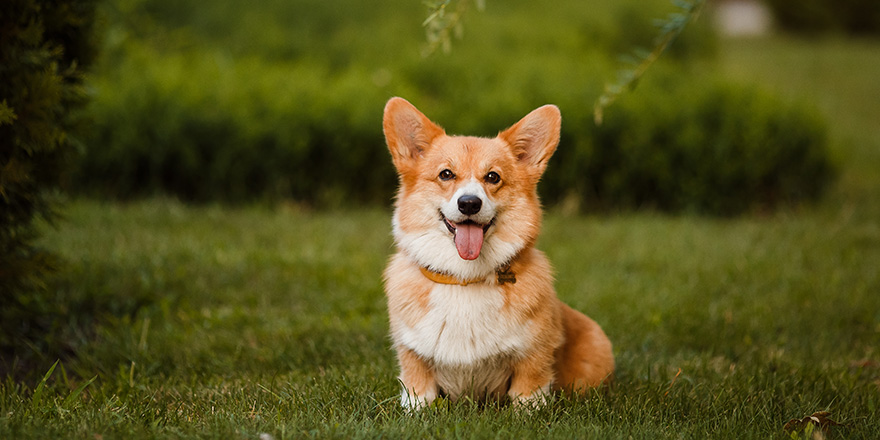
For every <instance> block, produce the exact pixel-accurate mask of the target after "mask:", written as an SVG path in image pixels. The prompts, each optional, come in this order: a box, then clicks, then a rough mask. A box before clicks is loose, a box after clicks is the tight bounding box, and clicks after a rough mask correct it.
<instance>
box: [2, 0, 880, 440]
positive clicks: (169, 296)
mask: <svg viewBox="0 0 880 440" xmlns="http://www.w3.org/2000/svg"><path fill="white" fill-rule="evenodd" d="M490 3H491V2H490ZM844 48H845V49H844ZM878 49H880V45H878V43H876V42H874V43H868V42H856V43H851V44H850V43H843V42H839V41H825V40H815V41H799V40H788V39H783V38H772V39H766V40H760V41H754V42H725V43H723V44H722V46H721V55H720V62H721V63H722V65H723V66H727V67H728V68H727V69H726V70H727V71H728V72H729V74H730V75H731V76H734V77H737V78H741V79H749V80H758V81H760V82H763V83H766V84H770V85H772V86H778V88H780V89H784V90H787V91H788V93H790V96H792V97H793V99H794V98H797V99H800V98H802V97H803V94H804V93H806V94H811V95H813V96H807V98H811V99H815V100H816V101H817V103H818V105H819V106H820V108H821V109H822V110H823V111H824V113H825V114H826V116H827V117H828V118H829V121H830V122H831V123H832V125H833V126H834V127H836V128H835V129H833V131H832V132H833V135H834V139H833V147H834V148H835V154H836V155H837V157H838V158H839V161H840V163H841V168H842V175H841V179H840V181H839V183H838V185H837V187H836V188H835V189H834V190H833V191H832V192H831V193H830V194H828V195H827V197H826V198H825V199H824V200H823V201H822V202H821V203H820V204H819V205H817V206H806V207H797V208H791V209H790V210H788V211H783V212H778V213H774V214H771V215H765V216H757V215H756V216H750V217H741V218H734V219H712V218H703V217H694V216H684V217H670V216H664V215H659V214H654V213H630V214H620V215H612V216H603V217H591V216H587V217H582V216H568V215H566V214H564V213H563V212H551V213H549V214H548V216H547V218H546V222H545V229H544V234H543V236H542V237H541V240H540V243H539V247H540V248H542V249H543V250H545V251H546V253H547V254H548V255H549V257H550V258H551V260H552V261H553V263H554V266H555V268H556V270H557V280H558V281H557V288H558V291H559V295H560V296H561V297H562V298H563V299H564V300H565V301H566V302H568V303H569V304H571V305H573V306H575V307H576V308H578V309H581V310H583V311H585V312H587V313H588V314H589V315H591V316H592V317H593V318H595V319H596V320H597V321H598V322H599V323H600V324H602V325H603V327H604V328H605V330H606V332H607V333H608V335H609V336H610V338H611V339H612V341H613V342H614V344H615V354H616V356H617V360H618V368H617V381H616V383H615V384H614V386H613V387H612V388H611V389H609V390H606V391H604V392H599V393H596V394H594V395H590V396H587V397H584V398H577V399H571V400H569V399H564V398H560V399H558V400H557V401H555V402H553V403H552V404H550V405H548V406H547V407H545V408H542V409H538V410H536V411H534V412H533V413H525V412H522V411H518V410H516V409H515V408H510V407H498V406H494V405H489V406H488V407H478V406H476V405H472V404H467V403H460V404H454V405H449V404H444V403H442V402H441V404H440V405H437V407H435V408H431V409H429V410H427V411H424V412H423V413H420V414H416V415H407V414H405V413H404V412H403V411H402V410H401V409H400V408H399V406H398V403H397V399H396V396H397V394H398V384H397V382H396V379H395V377H396V373H397V372H396V366H395V363H396V362H395V359H394V355H393V352H392V351H391V350H390V341H389V338H388V336H387V332H388V329H387V323H386V312H385V306H384V297H383V292H382V286H381V279H380V273H381V270H382V268H383V266H384V263H385V261H386V258H387V256H388V255H389V254H390V253H391V251H392V250H391V240H390V235H389V229H390V225H389V216H390V213H389V212H387V211H385V210H382V209H378V208H376V209H360V210H352V211H334V212H315V211H310V210H307V209H304V208H300V207H298V206H296V205H290V206H279V207H276V208H273V209H269V208H261V207H250V208H226V207H218V206H198V207H193V206H186V205H182V204H180V203H177V202H174V201H171V200H166V199H152V200H148V201H142V202H136V203H128V204H121V203H106V202H95V201H74V202H72V203H70V204H69V206H68V208H67V209H66V216H67V220H66V221H65V222H63V223H62V224H61V225H60V227H59V228H58V229H57V230H49V231H48V232H47V235H46V236H45V237H44V239H43V243H44V244H45V245H46V246H48V247H51V248H53V249H57V250H58V252H59V253H60V254H61V255H62V257H64V258H65V259H66V260H67V261H68V265H67V267H65V268H64V269H63V271H62V273H61V276H60V281H58V282H57V285H56V286H55V287H54V290H53V291H52V292H53V294H52V295H53V296H51V298H49V301H48V302H49V304H48V305H47V308H48V310H50V311H52V313H54V314H55V315H53V316H45V317H41V319H44V320H47V321H51V320H53V319H54V321H52V322H55V324H53V325H47V327H46V328H50V329H53V331H54V332H57V333H51V334H49V335H44V336H42V339H40V338H35V339H34V340H33V341H32V342H30V344H31V346H32V347H33V353H24V354H22V359H23V360H22V361H21V362H22V364H20V365H19V366H18V373H19V376H18V377H19V379H13V378H12V377H10V378H7V379H6V381H5V382H4V383H3V384H2V385H0V438H59V437H65V438H84V439H85V438H88V439H95V438H103V439H111V438H224V439H226V438H258V437H259V435H260V434H261V433H268V434H270V435H271V436H272V437H274V438H275V439H282V438H310V437H314V438H362V437H370V438H376V437H390V438H425V437H455V438H464V437H467V438H470V437H475V438H532V437H552V438H584V437H586V438H603V439H604V438H621V439H622V438H701V439H702V438H785V437H786V436H785V434H784V433H783V431H782V426H783V425H784V424H785V423H786V421H788V420H789V419H792V418H800V417H804V416H807V415H809V414H811V413H813V412H815V411H819V410H828V411H831V412H832V418H833V419H835V420H837V421H839V422H843V423H846V426H845V427H837V428H833V430H832V434H834V437H835V438H865V439H868V438H875V436H876V433H877V432H880V420H878V417H877V415H878V414H880V351H878V347H880V270H878V267H880V223H878V219H880V177H878V173H877V171H876V170H878V169H880V156H878V153H877V152H878V151H880V129H878V127H877V125H876V121H877V120H880V115H878V113H880V107H878V105H877V104H876V103H874V102H869V101H867V100H866V97H867V96H877V93H876V92H877V87H878V85H877V82H876V81H875V80H874V78H873V77H872V76H871V75H867V74H865V73H863V72H856V71H855V70H857V69H854V67H853V66H855V64H851V63H856V61H854V60H858V63H867V64H866V65H877V64H878V63H880V58H878V54H880V50H878ZM840 50H845V54H847V55H846V56H844V55H836V54H839V51H840ZM816 56H819V57H832V58H827V59H825V60H826V62H829V63H832V64H834V65H837V66H838V68H839V69H840V71H838V70H836V69H832V68H829V67H822V66H825V65H824V64H822V63H818V62H816V61H815V58H814V57H816ZM838 56H839V57H840V58H837V57H838ZM780 57H785V58H786V62H785V63H779V62H778V60H779V59H780ZM847 66H849V67H847ZM851 69H852V71H851ZM873 70H874V71H876V69H873ZM842 73H843V75H841V74H842ZM847 73H851V74H847ZM834 81H838V82H843V83H844V84H841V85H840V86H839V88H838V89H836V90H831V89H830V88H829V87H826V86H827V85H828V84H830V83H832V82H834ZM848 109H852V110H851V111H848ZM377 111H378V109H377ZM563 148H564V146H563ZM549 172H553V170H552V169H551V170H549ZM53 305H54V306H53ZM40 322H43V321H40ZM57 339H61V340H63V341H62V342H63V343H61V344H59V343H57V341H56V345H52V344H49V343H48V342H46V341H47V340H57ZM50 342H51V341H50ZM58 345H60V348H59V347H58ZM58 353H62V354H63V353H67V354H66V355H65V356H64V360H63V362H62V363H61V364H59V366H58V367H56V369H55V370H54V371H53V373H52V375H51V377H50V378H49V379H48V380H46V381H45V383H42V382H41V378H42V377H43V375H44V374H45V373H46V372H47V371H49V368H50V367H51V366H52V364H53V363H54V362H55V360H56V359H55V357H56V356H58ZM41 356H42V357H41ZM25 367H26V368H29V369H31V371H30V374H28V372H26V371H21V369H22V368H25ZM10 368H11V369H13V370H15V369H16V365H6V366H5V369H10ZM92 378H94V381H93V382H91V383H89V382H88V381H90V380H91V379H92ZM84 385H85V386H84ZM83 386H84V388H82V390H81V392H78V391H77V390H79V389H80V387H83Z"/></svg>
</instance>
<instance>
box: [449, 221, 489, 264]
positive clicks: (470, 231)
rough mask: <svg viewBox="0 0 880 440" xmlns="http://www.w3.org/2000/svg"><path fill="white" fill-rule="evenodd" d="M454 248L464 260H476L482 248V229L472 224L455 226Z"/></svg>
mask: <svg viewBox="0 0 880 440" xmlns="http://www.w3.org/2000/svg"><path fill="white" fill-rule="evenodd" d="M455 248H456V249H458V256H459V257H461V258H462V259H465V260H476V259H477V257H479V256H480V249H482V248H483V227H482V226H479V225H477V224H474V223H459V224H457V225H455Z"/></svg>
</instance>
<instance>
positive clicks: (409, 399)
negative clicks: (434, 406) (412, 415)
mask: <svg viewBox="0 0 880 440" xmlns="http://www.w3.org/2000/svg"><path fill="white" fill-rule="evenodd" d="M436 399H437V393H436V392H433V391H429V392H427V393H425V395H424V396H419V395H416V394H412V393H410V392H408V391H407V390H403V391H402V392H401V393H400V406H402V407H403V408H404V409H405V410H406V411H407V412H414V411H419V410H421V409H422V408H425V407H427V406H428V405H430V404H431V402H433V401H434V400H436Z"/></svg>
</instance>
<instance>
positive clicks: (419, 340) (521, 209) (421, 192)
mask: <svg viewBox="0 0 880 440" xmlns="http://www.w3.org/2000/svg"><path fill="white" fill-rule="evenodd" d="M560 123H561V117H560V115H559V110H558V109H557V108H556V107H554V106H544V107H541V108H539V109H537V110H535V111H533V112H532V113H530V114H529V115H527V116H526V117H524V118H523V119H522V120H520V121H519V122H517V123H516V124H514V125H513V126H511V127H510V128H508V129H507V130H504V131H502V132H501V133H499V135H498V136H497V137H495V138H492V139H486V138H477V137H468V136H448V135H446V133H445V132H444V131H443V129H442V128H440V127H439V126H437V125H436V124H434V123H433V122H431V121H430V120H429V119H428V118H427V117H425V116H424V115H423V114H422V113H421V112H419V111H418V110H417V109H416V108H415V107H413V106H412V105H411V104H410V103H408V102H407V101H405V100H403V99H401V98H393V99H391V100H390V101H389V102H388V104H387V105H386V107H385V116H384V120H383V129H384V132H385V137H386V141H387V143H388V149H389V151H390V152H391V156H392V160H393V162H394V165H395V167H396V168H397V170H398V173H399V177H400V189H399V191H398V196H397V200H396V203H395V213H394V236H395V242H396V245H397V253H396V254H395V255H394V256H393V257H392V258H391V261H390V262H389V264H388V267H387V268H386V270H385V274H384V275H385V290H386V296H387V300H388V314H389V321H390V325H391V335H392V339H393V341H394V345H395V348H396V350H397V354H398V360H399V363H400V369H401V374H400V380H401V382H402V384H403V386H404V391H403V394H402V400H401V402H402V403H403V404H404V405H405V406H407V407H408V408H420V407H422V406H424V405H426V404H429V403H430V402H431V401H432V400H433V399H434V398H436V397H438V396H439V395H444V394H445V395H448V396H449V397H450V398H453V399H455V398H458V397H460V396H463V395H470V396H472V397H477V398H479V397H491V398H494V397H498V396H500V395H504V394H506V395H508V396H510V398H512V399H514V401H518V402H541V401H544V399H546V397H547V393H548V392H549V391H550V390H551V389H564V390H571V391H574V392H584V391H585V390H587V389H589V388H590V387H596V386H599V385H601V384H602V383H603V382H605V381H607V380H609V379H610V377H611V375H612V373H613V371H614V358H613V355H612V351H611V342H610V341H609V340H608V338H607V337H606V336H605V334H604V333H603V332H602V329H601V328H600V327H599V326H598V325H597V324H596V323H595V322H594V321H593V320H591V319H590V318H588V317H586V316H585V315H583V314H582V313H580V312H577V311H575V310H573V309H571V308H570V307H568V306H567V305H565V304H563V303H562V302H561V301H560V300H559V299H558V298H557V297H556V293H555V291H554V288H553V278H552V270H551V267H550V264H549V262H548V261H547V259H546V257H545V256H544V254H543V253H541V252H540V251H538V250H537V249H535V248H534V244H535V242H536V240H537V238H538V234H539V232H540V227H541V208H540V203H539V201H538V196H537V192H536V185H537V183H538V180H539V179H540V177H541V174H542V173H543V172H544V169H545V168H546V166H547V162H548V160H549V159H550V157H551V156H552V154H553V152H554V151H555V149H556V146H557V144H558V142H559V127H560ZM466 198H468V199H470V200H471V201H473V199H479V203H478V206H477V209H476V210H471V209H468V207H467V206H464V205H463V203H465V202H463V200H465V199H466ZM481 231H482V232H481ZM458 234H462V237H469V238H462V240H461V242H459V240H458V239H457V237H458ZM474 240H476V242H477V243H478V245H474V244H473V241H474ZM468 243H470V244H468ZM480 246H482V247H480ZM463 249H464V250H463ZM456 251H457V252H458V253H456ZM474 252H475V253H476V254H477V256H476V257H473V253H474ZM466 257H467V258H466ZM508 266H509V269H508V270H509V272H511V273H513V274H514V276H515V282H511V281H510V280H505V279H501V278H496V277H495V274H496V273H497V272H498V270H499V268H507V267H508ZM424 270H428V271H431V272H436V273H441V274H443V276H442V277H432V279H433V280H432V279H429V278H428V277H427V276H425V273H424ZM446 279H450V280H453V282H449V283H445V282H442V280H446ZM437 280H441V281H437ZM465 280H468V282H467V283H465V284H466V285H460V284H458V283H456V282H455V281H465ZM472 280H483V281H477V282H472Z"/></svg>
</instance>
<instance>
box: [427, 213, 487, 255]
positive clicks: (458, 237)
mask: <svg viewBox="0 0 880 440" xmlns="http://www.w3.org/2000/svg"><path fill="white" fill-rule="evenodd" d="M440 219H441V220H443V224H445V225H446V229H448V230H449V232H451V233H452V236H453V239H454V241H455V249H456V250H458V256H459V257H461V258H462V259H464V260H476V259H477V257H479V256H480V250H482V249H483V238H484V237H485V235H486V231H488V230H489V227H490V226H492V224H493V223H494V220H492V221H490V222H489V223H486V224H485V225H482V224H479V223H477V222H475V221H473V220H465V221H463V222H461V223H455V222H452V221H449V219H447V218H446V216H444V215H443V213H442V212H441V213H440Z"/></svg>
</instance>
